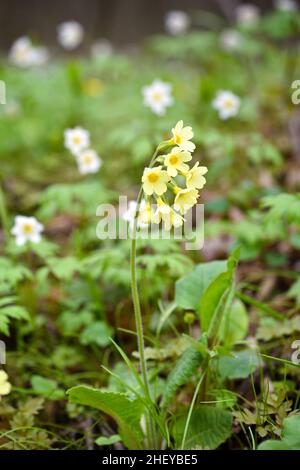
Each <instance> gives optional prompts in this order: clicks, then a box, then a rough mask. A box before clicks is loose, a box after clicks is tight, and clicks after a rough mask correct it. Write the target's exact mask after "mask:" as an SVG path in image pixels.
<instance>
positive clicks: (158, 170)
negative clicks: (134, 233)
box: [139, 121, 208, 230]
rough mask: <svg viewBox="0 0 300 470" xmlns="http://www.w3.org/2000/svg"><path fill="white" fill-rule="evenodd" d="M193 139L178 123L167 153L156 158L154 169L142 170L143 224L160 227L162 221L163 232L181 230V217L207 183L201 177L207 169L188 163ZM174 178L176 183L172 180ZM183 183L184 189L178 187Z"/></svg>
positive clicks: (182, 219)
mask: <svg viewBox="0 0 300 470" xmlns="http://www.w3.org/2000/svg"><path fill="white" fill-rule="evenodd" d="M193 137H194V133H193V130H192V128H191V127H190V126H186V127H184V126H183V121H179V122H178V123H177V124H176V126H175V127H174V128H173V129H172V138H171V139H170V140H169V141H167V143H166V144H167V145H166V146H165V147H166V148H168V150H169V153H167V154H164V155H158V156H157V157H156V159H155V161H154V164H153V166H150V168H145V169H144V173H143V176H142V185H143V191H144V196H145V201H146V204H145V205H144V206H143V209H141V210H140V214H139V217H140V221H141V222H142V223H144V224H149V223H152V222H153V223H157V224H159V223H160V222H161V221H163V223H164V228H165V230H170V229H171V228H172V226H174V227H180V226H181V225H182V224H183V222H184V218H183V215H184V214H186V212H187V211H188V210H189V209H191V207H193V206H194V205H195V204H196V203H197V199H198V197H199V189H202V188H203V186H204V185H205V183H206V180H205V177H204V175H205V174H206V173H207V171H208V170H207V168H206V167H205V166H199V162H196V163H195V165H194V166H193V167H191V168H190V166H189V165H188V163H187V162H190V161H191V160H192V152H193V151H194V150H195V147H196V146H195V144H194V143H193V142H191V139H192V138H193ZM157 163H158V165H156V164H157ZM176 177H177V180H179V181H176V180H175V178H176ZM182 182H184V183H185V186H184V187H182V186H180V185H179V184H181V183H182ZM153 200H154V203H155V206H154V207H155V209H153Z"/></svg>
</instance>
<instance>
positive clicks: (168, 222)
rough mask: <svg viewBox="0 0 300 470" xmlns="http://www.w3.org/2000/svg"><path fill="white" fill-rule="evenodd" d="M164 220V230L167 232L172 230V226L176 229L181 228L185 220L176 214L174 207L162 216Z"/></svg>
mask: <svg viewBox="0 0 300 470" xmlns="http://www.w3.org/2000/svg"><path fill="white" fill-rule="evenodd" d="M162 220H163V223H164V229H165V230H167V231H169V230H171V228H172V226H174V227H175V228H176V227H181V226H182V224H183V222H184V218H183V217H182V216H181V215H180V214H178V213H177V212H175V211H174V209H173V208H172V207H170V211H169V213H168V214H162Z"/></svg>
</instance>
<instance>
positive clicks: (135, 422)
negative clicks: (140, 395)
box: [67, 385, 144, 449]
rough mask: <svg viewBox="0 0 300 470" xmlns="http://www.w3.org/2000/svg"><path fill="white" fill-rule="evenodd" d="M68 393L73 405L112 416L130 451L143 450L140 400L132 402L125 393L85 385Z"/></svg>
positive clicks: (142, 410) (71, 389)
mask: <svg viewBox="0 0 300 470" xmlns="http://www.w3.org/2000/svg"><path fill="white" fill-rule="evenodd" d="M67 393H68V395H69V400H70V402H71V403H77V404H80V405H86V406H91V407H93V408H96V409H98V410H101V411H103V413H106V414H108V415H109V416H111V417H112V418H113V419H114V420H115V421H116V422H117V424H118V427H119V434H120V436H121V437H122V440H123V442H124V444H125V445H126V446H127V447H128V448H129V449H140V448H141V446H142V440H143V434H142V430H141V427H140V419H141V417H142V414H143V412H144V406H143V404H142V403H141V402H140V401H139V400H136V399H135V400H130V399H129V398H128V397H127V396H126V395H125V394H124V393H116V392H107V391H102V390H98V389H96V388H92V387H87V386H85V385H78V386H77V387H73V388H70V389H69V390H68V392H67Z"/></svg>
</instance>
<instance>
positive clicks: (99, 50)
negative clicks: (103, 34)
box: [91, 39, 113, 59]
mask: <svg viewBox="0 0 300 470" xmlns="http://www.w3.org/2000/svg"><path fill="white" fill-rule="evenodd" d="M112 53H113V46H112V43H111V42H110V41H109V40H108V39H98V40H97V41H96V42H94V44H92V46H91V56H92V57H93V58H94V59H97V58H99V57H108V56H110V55H111V54H112Z"/></svg>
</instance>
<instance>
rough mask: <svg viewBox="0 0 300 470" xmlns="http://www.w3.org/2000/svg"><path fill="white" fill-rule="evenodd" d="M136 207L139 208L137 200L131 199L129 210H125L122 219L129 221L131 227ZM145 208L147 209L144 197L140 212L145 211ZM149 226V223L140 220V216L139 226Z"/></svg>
mask: <svg viewBox="0 0 300 470" xmlns="http://www.w3.org/2000/svg"><path fill="white" fill-rule="evenodd" d="M136 208H137V202H136V201H129V203H128V209H127V211H125V212H124V213H123V214H122V219H123V220H125V221H126V222H128V223H129V227H130V228H131V229H133V225H134V216H135V212H136ZM145 209H146V201H145V199H142V200H141V203H140V208H139V214H141V213H143V212H144V210H145ZM147 226H148V224H145V223H143V222H142V221H141V220H140V217H138V220H137V227H140V228H146V227H147Z"/></svg>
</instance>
